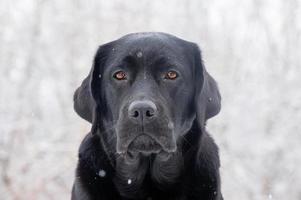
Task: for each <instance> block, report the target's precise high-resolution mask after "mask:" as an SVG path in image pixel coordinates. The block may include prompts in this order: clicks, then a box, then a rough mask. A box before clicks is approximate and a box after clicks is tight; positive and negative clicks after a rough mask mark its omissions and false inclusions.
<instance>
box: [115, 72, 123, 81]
mask: <svg viewBox="0 0 301 200" xmlns="http://www.w3.org/2000/svg"><path fill="white" fill-rule="evenodd" d="M113 77H114V78H115V79H117V80H126V73H125V72H124V71H118V72H116V73H115V74H114V76H113Z"/></svg>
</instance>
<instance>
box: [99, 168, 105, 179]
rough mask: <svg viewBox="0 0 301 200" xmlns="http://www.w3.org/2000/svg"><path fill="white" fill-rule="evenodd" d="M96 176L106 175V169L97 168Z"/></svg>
mask: <svg viewBox="0 0 301 200" xmlns="http://www.w3.org/2000/svg"><path fill="white" fill-rule="evenodd" d="M98 176H100V177H105V176H106V171H105V170H103V169H101V170H99V172H98Z"/></svg>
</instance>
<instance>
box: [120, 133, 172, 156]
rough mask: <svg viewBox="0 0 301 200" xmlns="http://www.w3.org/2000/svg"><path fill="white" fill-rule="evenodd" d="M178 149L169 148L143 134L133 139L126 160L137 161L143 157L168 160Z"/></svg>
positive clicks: (125, 154) (126, 153)
mask: <svg viewBox="0 0 301 200" xmlns="http://www.w3.org/2000/svg"><path fill="white" fill-rule="evenodd" d="M175 150H176V148H172V149H170V148H168V147H166V146H164V145H162V144H161V143H160V142H158V141H157V140H156V139H154V138H152V137H150V136H148V135H146V134H141V135H139V136H138V137H136V138H135V139H133V140H132V141H131V142H130V143H129V145H128V148H127V151H126V152H125V153H124V156H125V158H126V160H128V161H135V160H137V159H140V158H141V157H150V156H152V157H156V156H159V157H160V158H161V159H163V160H165V159H168V158H169V156H170V154H171V153H173V152H175Z"/></svg>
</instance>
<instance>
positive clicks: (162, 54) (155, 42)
mask: <svg viewBox="0 0 301 200" xmlns="http://www.w3.org/2000/svg"><path fill="white" fill-rule="evenodd" d="M220 99H221V98H220V94H219V91H218V88H217V85H216V83H215V81H214V79H213V78H212V77H211V76H210V75H209V74H208V73H207V71H206V69H205V67H204V65H203V62H202V58H201V53H200V50H199V48H198V46H197V45H196V44H194V43H191V42H188V41H185V40H182V39H179V38H177V37H175V36H172V35H169V34H164V33H135V34H129V35H126V36H124V37H122V38H120V39H118V40H115V41H113V42H110V43H107V44H104V45H102V46H100V47H99V49H98V51H97V53H96V55H95V58H94V63H93V67H92V70H91V71H90V74H89V75H88V77H87V78H86V79H85V80H84V81H83V83H82V85H81V86H80V87H79V88H78V89H77V90H76V92H75V95H74V108H75V111H76V112H77V113H78V114H79V115H80V116H81V117H82V118H84V119H86V120H87V121H89V122H91V123H92V129H91V132H90V133H89V134H88V135H87V136H86V137H85V139H84V140H83V142H82V144H81V146H80V149H79V161H78V166H77V171H76V180H75V182H74V186H73V191H72V199H73V200H87V199H101V200H105V199H110V200H119V199H141V200H142V199H153V200H161V199H164V200H168V199H170V200H176V199H178V200H191V199H198V200H222V195H221V190H220V176H219V166H220V164H219V156H218V148H217V146H216V145H215V143H214V141H213V139H212V138H211V137H210V136H209V134H208V133H207V132H206V130H205V123H206V120H207V119H209V118H211V117H213V116H215V115H216V114H218V112H219V111H220V107H221V106H220Z"/></svg>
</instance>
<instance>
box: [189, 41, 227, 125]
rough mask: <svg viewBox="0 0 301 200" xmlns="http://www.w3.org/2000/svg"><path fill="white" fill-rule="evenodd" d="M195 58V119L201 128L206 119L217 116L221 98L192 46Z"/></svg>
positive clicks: (198, 53)
mask: <svg viewBox="0 0 301 200" xmlns="http://www.w3.org/2000/svg"><path fill="white" fill-rule="evenodd" d="M194 57H195V59H194V60H195V62H194V64H195V71H196V73H195V74H196V77H195V83H196V92H195V104H196V118H197V121H198V123H199V125H200V127H201V128H204V127H205V123H206V121H207V119H209V118H211V117H213V116H215V115H217V114H218V113H219V111H220V109H221V96H220V93H219V89H218V86H217V83H216V82H215V80H214V79H213V78H212V76H210V74H209V73H208V72H207V71H206V68H205V65H204V63H203V60H202V56H201V51H200V49H199V47H198V46H197V45H195V46H194Z"/></svg>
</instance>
